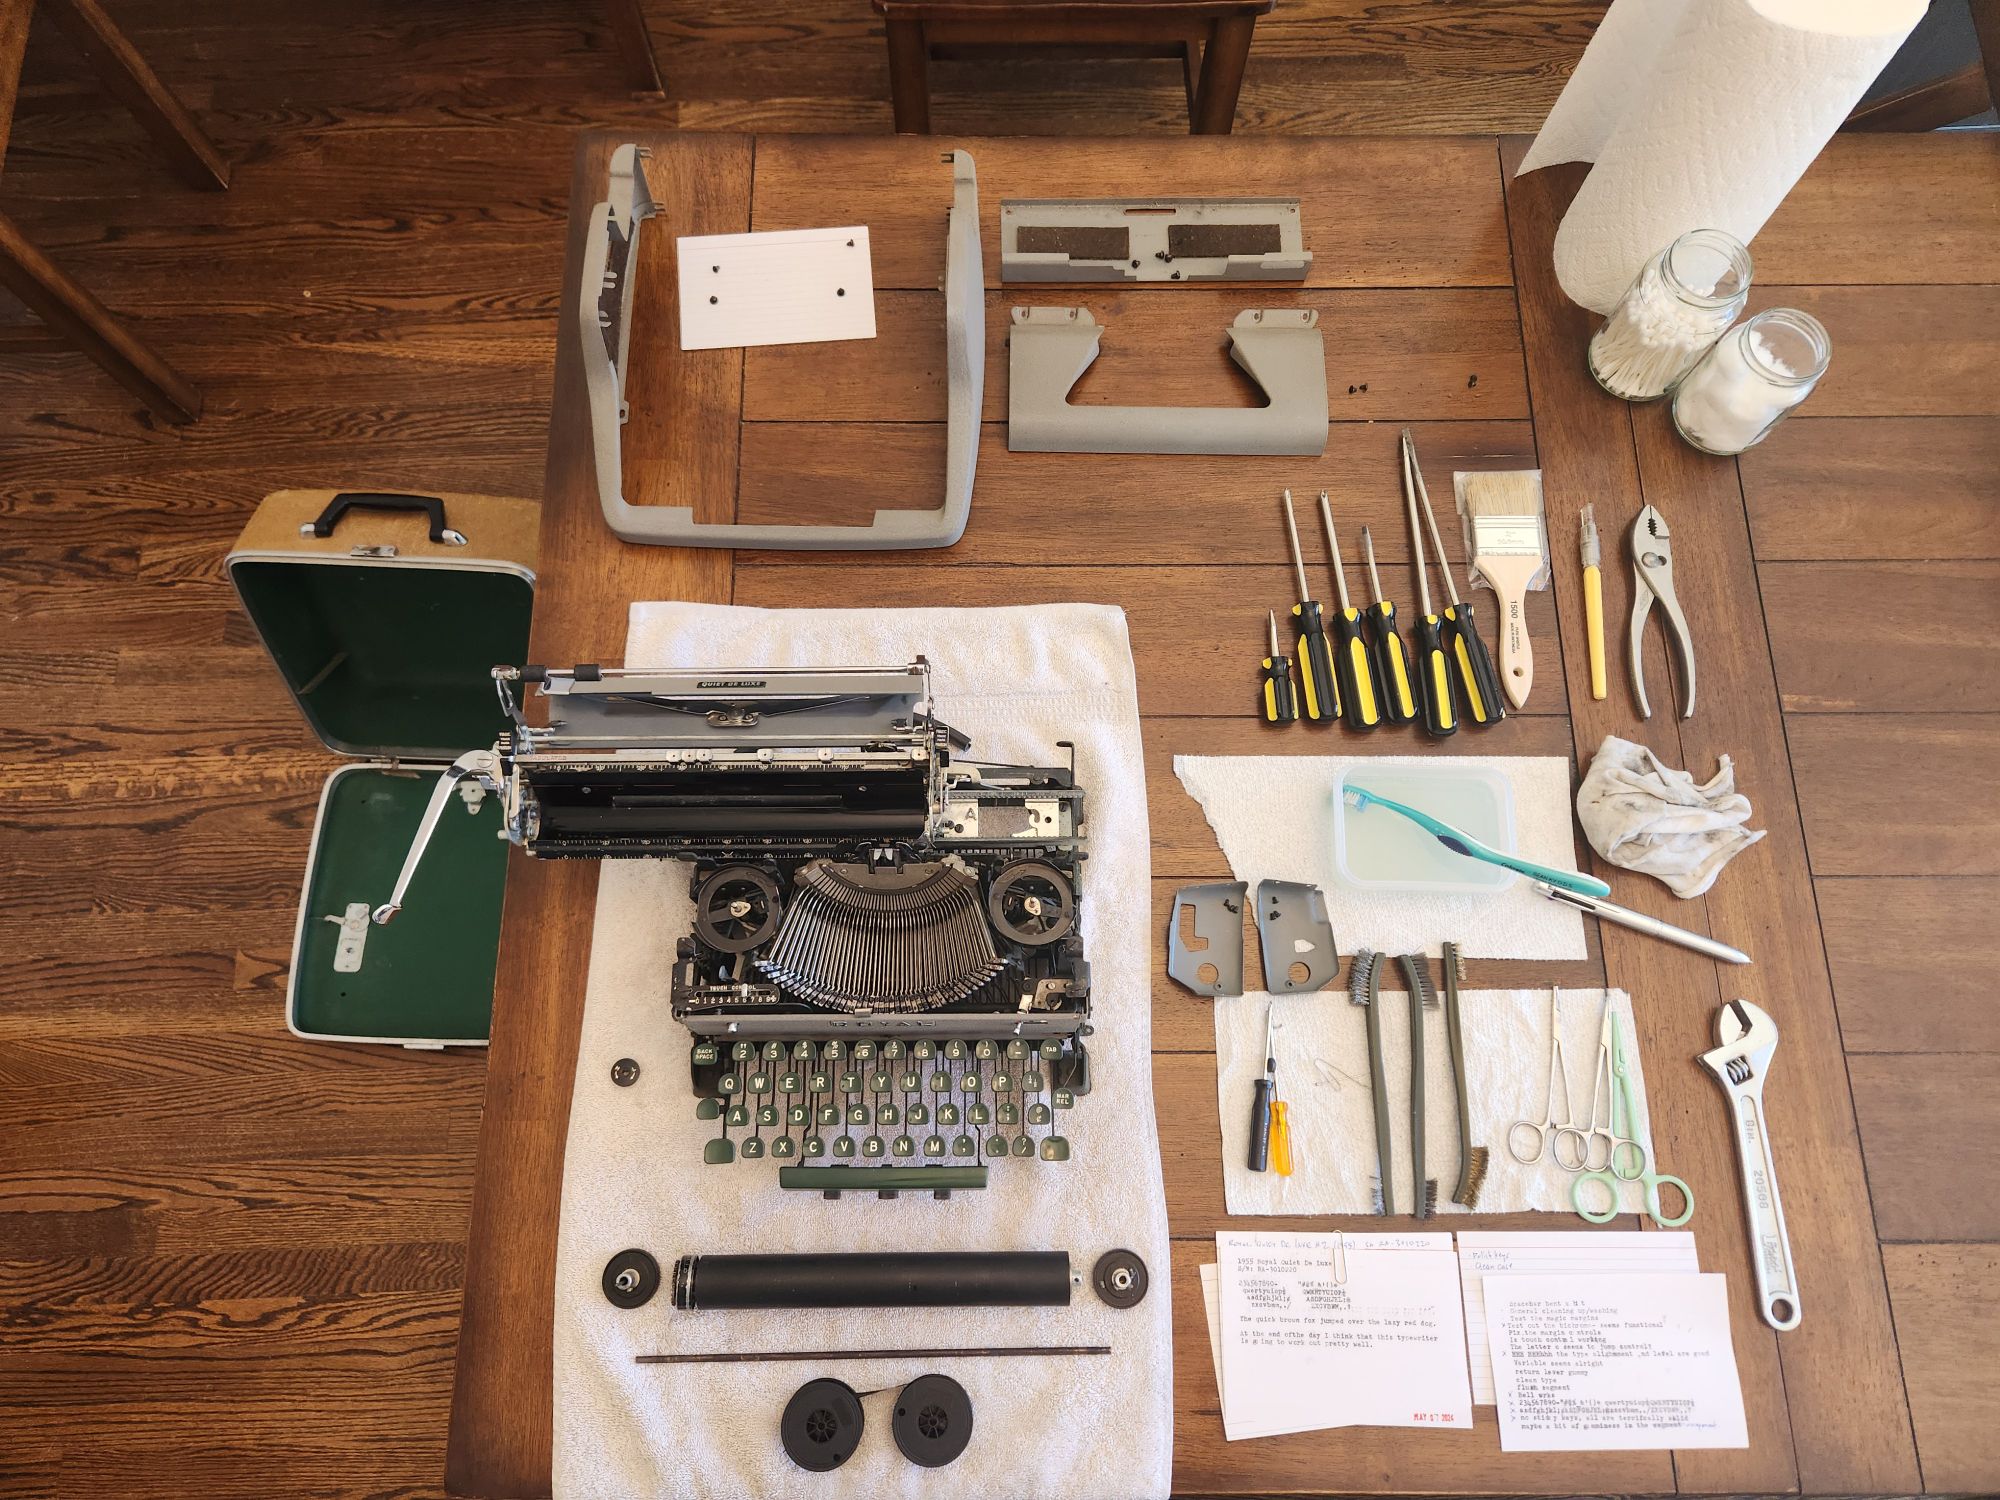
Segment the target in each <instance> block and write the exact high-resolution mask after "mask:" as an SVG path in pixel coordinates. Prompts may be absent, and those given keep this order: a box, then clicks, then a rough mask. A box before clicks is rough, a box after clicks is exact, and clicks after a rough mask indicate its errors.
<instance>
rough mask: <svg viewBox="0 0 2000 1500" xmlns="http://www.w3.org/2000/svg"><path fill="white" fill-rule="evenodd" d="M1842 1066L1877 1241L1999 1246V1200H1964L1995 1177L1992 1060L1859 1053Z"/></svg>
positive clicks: (1999, 1096) (1999, 1133)
mask: <svg viewBox="0 0 2000 1500" xmlns="http://www.w3.org/2000/svg"><path fill="white" fill-rule="evenodd" d="M1847 1066H1848V1072H1849V1075H1850V1076H1851V1077H1852V1079H1853V1081H1854V1114H1855V1120H1856V1123H1857V1124H1858V1125H1859V1126H1860V1129H1861V1150H1862V1153H1863V1155H1864V1156H1865V1157H1866V1158H1867V1161H1868V1187H1869V1192H1870V1194H1871V1196H1872V1197H1873V1199H1874V1203H1875V1223H1876V1227H1877V1229H1878V1231H1879V1232H1880V1234H1881V1236H1882V1239H1883V1240H1884V1241H1885V1242H1886V1241H1891V1240H1981V1241H1990V1240H2000V1197H1995V1196H1994V1195H1993V1194H1991V1193H1986V1192H1967V1191H1966V1190H1965V1188H1966V1185H1967V1184H1968V1183H1978V1182H1993V1181H1995V1180H1996V1176H1995V1174H1997V1173H2000V1054H1994V1053H1990V1052H1989V1053H1983V1054H1980V1053H1963V1052H1930V1053H1920V1052H1906V1053H1869V1054H1865V1055H1863V1056H1859V1057H1851V1058H1849V1059H1848V1064H1847ZM1777 1129H1778V1127H1777V1126H1776V1125H1773V1126H1772V1130H1773V1132H1774V1133H1775V1132H1776V1131H1777ZM1942 1142H1949V1143H1950V1149H1949V1150H1940V1149H1939V1145H1940V1143H1942Z"/></svg>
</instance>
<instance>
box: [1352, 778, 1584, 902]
mask: <svg viewBox="0 0 2000 1500" xmlns="http://www.w3.org/2000/svg"><path fill="white" fill-rule="evenodd" d="M1342 793H1343V795H1344V796H1345V797H1346V798H1347V802H1348V805H1349V806H1352V807H1366V806H1367V805H1368V804H1369V803H1371V802H1372V803H1374V804H1375V805H1376V806H1377V807H1386V808H1388V809H1389V811H1390V812H1395V813H1401V814H1402V815H1403V816H1404V817H1406V818H1408V819H1409V820H1410V821H1411V822H1412V823H1414V824H1416V825H1417V827H1419V828H1421V829H1423V830H1424V832H1426V833H1428V834H1429V835H1430V836H1431V837H1432V838H1434V839H1436V840H1437V841H1438V842H1439V843H1440V844H1443V845H1444V846H1445V848H1447V849H1449V850H1451V852H1452V853H1453V854H1462V855H1464V856H1465V857H1466V858H1467V859H1477V860H1484V861H1485V862H1486V863H1487V864H1489V865H1499V866H1500V867H1501V868H1502V869H1505V870H1512V871H1513V872H1514V873H1515V874H1517V875H1525V876H1527V877H1528V878H1529V879H1530V880H1542V881H1546V882H1548V884H1550V885H1553V886H1557V887H1560V888H1561V889H1563V890H1565V891H1575V892H1576V893H1577V894H1578V895H1581V896H1608V895H1610V894H1611V887H1610V886H1608V885H1606V884H1605V883H1604V882H1603V881H1601V880H1599V879H1598V878H1597V877H1596V876H1595V875H1579V874H1577V873H1575V872H1574V871H1572V870H1552V869H1550V868H1549V867H1548V866H1547V865H1538V864H1536V863H1535V862H1534V861H1533V860H1528V859H1521V858H1519V857H1518V856H1516V855H1512V854H1502V853H1501V852H1500V851H1499V850H1498V849H1495V848H1493V847H1491V846H1490V845H1487V844H1482V843H1481V842H1480V841H1479V840H1478V839H1476V838H1474V837H1473V836H1472V835H1471V834H1469V833H1467V832H1466V831H1465V830H1464V829H1462V828H1454V827H1452V826H1451V824H1449V823H1446V822H1442V821H1440V820H1439V819H1437V818H1434V817H1432V816H1431V815H1430V814H1429V813H1427V812H1419V811H1418V810H1417V809H1416V808H1414V807H1410V806H1408V805H1406V804H1405V803H1401V802H1397V801H1395V800H1394V799H1393V798H1390V797H1384V796H1381V795H1379V794H1378V793H1375V792H1371V791H1368V790H1367V789H1366V788H1364V787H1358V786H1355V785H1353V784H1352V783H1351V782H1350V783H1349V784H1348V785H1347V786H1346V787H1344V788H1342Z"/></svg>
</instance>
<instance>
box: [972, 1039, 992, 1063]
mask: <svg viewBox="0 0 2000 1500" xmlns="http://www.w3.org/2000/svg"><path fill="white" fill-rule="evenodd" d="M972 1055H973V1056H974V1057H976V1058H978V1059H979V1060H980V1061H981V1062H986V1061H988V1060H989V1059H991V1058H992V1057H993V1055H994V1052H993V1044H992V1043H991V1042H974V1043H973V1044H972Z"/></svg>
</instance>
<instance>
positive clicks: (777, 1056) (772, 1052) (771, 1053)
mask: <svg viewBox="0 0 2000 1500" xmlns="http://www.w3.org/2000/svg"><path fill="white" fill-rule="evenodd" d="M784 1056H785V1044H784V1043H783V1042H778V1041H770V1042H766V1043H764V1061H766V1062H780V1061H782V1060H783V1059H784Z"/></svg>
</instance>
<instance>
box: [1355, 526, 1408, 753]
mask: <svg viewBox="0 0 2000 1500" xmlns="http://www.w3.org/2000/svg"><path fill="white" fill-rule="evenodd" d="M1361 555H1362V557H1363V558H1365V559H1366V560H1367V563H1368V591H1369V593H1371V594H1373V595H1374V597H1375V602H1374V604H1373V605H1371V606H1370V607H1369V610H1368V623H1369V626H1370V635H1371V636H1372V638H1373V645H1374V647H1375V683H1376V686H1377V687H1379V688H1380V689H1381V692H1382V717H1383V718H1384V719H1387V720H1388V721H1389V722H1390V723H1391V724H1408V723H1409V722H1411V721H1412V720H1413V719H1415V718H1416V716H1417V699H1416V694H1415V691H1414V690H1413V689H1412V688H1411V686H1410V658H1409V657H1408V655H1407V654H1405V652H1404V650H1403V633H1402V632H1401V631H1400V630H1398V629H1397V628H1396V606H1395V605H1393V604H1391V603H1390V602H1389V596H1388V595H1387V594H1385V593H1383V592H1382V575H1381V574H1379V573H1377V572H1376V571H1375V539H1374V538H1373V537H1371V536H1369V534H1368V528H1367V527H1366V526H1364V527H1362V528H1361Z"/></svg>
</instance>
